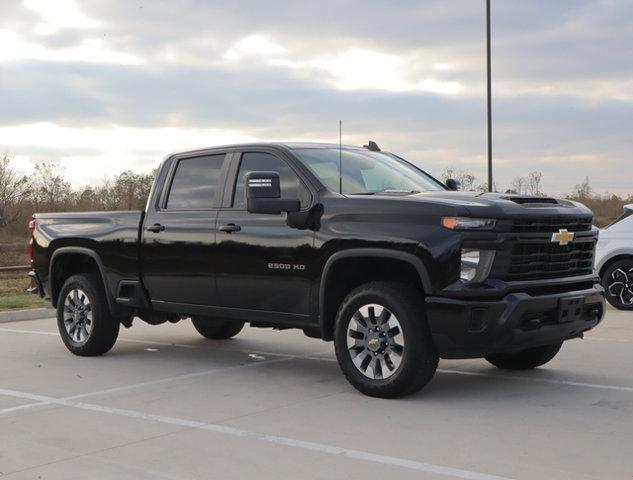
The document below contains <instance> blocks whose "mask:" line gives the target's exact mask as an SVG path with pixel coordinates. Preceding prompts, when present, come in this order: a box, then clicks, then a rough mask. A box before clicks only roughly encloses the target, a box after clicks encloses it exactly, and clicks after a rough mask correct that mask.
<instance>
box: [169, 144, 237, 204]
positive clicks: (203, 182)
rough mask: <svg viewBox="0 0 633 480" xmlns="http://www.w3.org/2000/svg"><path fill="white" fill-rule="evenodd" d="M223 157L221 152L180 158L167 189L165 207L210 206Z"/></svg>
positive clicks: (218, 179) (215, 190) (216, 187)
mask: <svg viewBox="0 0 633 480" xmlns="http://www.w3.org/2000/svg"><path fill="white" fill-rule="evenodd" d="M224 157H225V155H224V154H221V155H208V156H205V157H195V158H183V159H182V160H180V161H179V162H178V166H177V167H176V173H175V174H174V179H173V180H172V182H171V188H170V189H169V197H168V198H167V208H168V209H179V210H188V209H200V208H212V207H213V199H214V198H215V195H216V193H217V191H218V183H219V181H220V171H221V169H222V164H223V163H224Z"/></svg>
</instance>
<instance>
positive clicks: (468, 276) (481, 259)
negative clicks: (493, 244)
mask: <svg viewBox="0 0 633 480" xmlns="http://www.w3.org/2000/svg"><path fill="white" fill-rule="evenodd" d="M494 258H495V252H494V250H476V249H471V248H464V249H462V268H461V271H460V278H461V279H462V281H463V282H464V283H479V282H483V281H484V280H485V279H486V278H488V275H489V274H490V269H491V268H492V262H493V260H494Z"/></svg>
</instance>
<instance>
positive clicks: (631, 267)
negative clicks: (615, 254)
mask: <svg viewBox="0 0 633 480" xmlns="http://www.w3.org/2000/svg"><path fill="white" fill-rule="evenodd" d="M602 286H603V287H604V291H605V297H606V298H607V301H608V302H609V303H610V304H611V305H612V306H614V307H615V308H617V309H619V310H633V258H625V259H624V260H618V261H616V262H614V263H613V264H612V265H611V266H609V268H607V269H606V270H605V272H604V275H602Z"/></svg>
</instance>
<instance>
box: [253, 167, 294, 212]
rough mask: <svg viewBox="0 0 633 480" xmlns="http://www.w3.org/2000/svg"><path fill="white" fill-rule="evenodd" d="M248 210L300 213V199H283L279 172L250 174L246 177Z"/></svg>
mask: <svg viewBox="0 0 633 480" xmlns="http://www.w3.org/2000/svg"><path fill="white" fill-rule="evenodd" d="M246 209H247V210H248V211H249V212H250V213H270V214H279V213H282V212H289V213H290V212H298V211H299V210H300V209H301V204H300V202H299V200H298V199H282V198H281V188H280V186H279V173H277V172H250V173H249V174H247V175H246Z"/></svg>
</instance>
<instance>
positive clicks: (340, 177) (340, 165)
mask: <svg viewBox="0 0 633 480" xmlns="http://www.w3.org/2000/svg"><path fill="white" fill-rule="evenodd" d="M338 191H339V193H340V194H341V195H343V121H342V120H339V121H338Z"/></svg>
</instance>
